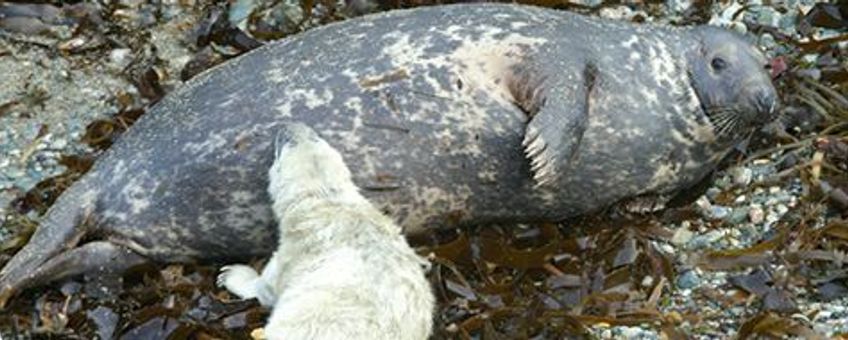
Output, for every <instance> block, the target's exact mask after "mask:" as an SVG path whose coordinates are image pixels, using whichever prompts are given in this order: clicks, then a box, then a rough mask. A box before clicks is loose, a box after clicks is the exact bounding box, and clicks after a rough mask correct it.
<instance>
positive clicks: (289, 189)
mask: <svg viewBox="0 0 848 340" xmlns="http://www.w3.org/2000/svg"><path fill="white" fill-rule="evenodd" d="M285 130H286V131H285V132H284V133H283V134H282V135H284V136H285V138H287V139H288V140H287V141H285V142H284V143H283V142H279V141H278V150H277V153H276V156H277V157H276V160H275V161H274V164H273V165H272V167H271V170H270V172H269V175H270V177H269V179H270V184H269V187H268V192H269V194H270V196H271V199H272V202H273V211H274V214H275V216H276V218H277V220H278V221H279V235H280V241H279V245H278V248H277V251H276V252H274V255H273V256H272V258H271V259H270V260H269V262H268V264H267V265H266V266H265V268H264V269H263V271H262V275H261V276H260V275H259V274H257V273H256V271H254V270H253V269H252V268H250V267H247V266H245V265H232V266H227V267H224V268H223V269H222V273H221V275H220V277H219V284H222V285H224V286H225V287H226V288H227V289H228V290H229V291H230V292H233V293H234V294H236V295H238V296H240V297H242V298H252V297H256V298H257V299H259V301H260V303H262V304H263V305H266V306H271V305H273V306H274V307H273V312H272V314H271V317H270V319H269V321H268V323H267V325H266V327H265V335H266V337H268V338H269V339H275V338H286V339H426V338H427V337H428V336H429V335H430V330H431V323H432V312H433V304H434V302H433V295H432V292H431V290H430V286H429V283H428V282H427V280H426V278H425V276H424V271H423V269H422V266H423V265H425V264H426V261H424V260H423V259H422V258H421V257H419V256H418V255H416V254H415V252H413V250H412V249H411V248H410V247H409V245H408V244H407V243H406V241H405V240H404V238H403V236H402V235H401V229H400V228H399V227H398V226H397V225H395V224H394V222H392V220H391V219H390V218H388V217H386V216H384V215H383V214H382V213H380V212H379V211H378V210H377V209H376V208H375V207H374V206H372V204H371V203H370V202H369V201H368V200H367V199H365V198H364V197H363V196H362V195H360V194H359V191H358V188H357V187H356V186H355V185H354V184H353V182H352V181H351V175H350V171H349V170H348V168H347V166H346V165H345V163H344V161H343V159H342V156H341V155H340V154H339V153H338V152H337V151H336V150H335V149H333V148H332V147H331V146H330V145H329V144H327V143H326V142H325V141H324V140H323V139H321V138H320V137H318V135H317V134H316V133H315V132H314V131H312V130H311V129H310V128H308V127H306V126H305V125H301V124H291V125H286V127H285Z"/></svg>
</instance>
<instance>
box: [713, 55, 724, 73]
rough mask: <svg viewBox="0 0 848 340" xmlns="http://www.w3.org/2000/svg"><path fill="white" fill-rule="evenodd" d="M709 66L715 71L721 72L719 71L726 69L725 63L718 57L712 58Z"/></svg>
mask: <svg viewBox="0 0 848 340" xmlns="http://www.w3.org/2000/svg"><path fill="white" fill-rule="evenodd" d="M710 65H711V66H712V67H713V70H716V71H721V70H723V69H725V68H727V62H726V61H724V59H722V58H720V57H715V58H713V60H712V61H710Z"/></svg>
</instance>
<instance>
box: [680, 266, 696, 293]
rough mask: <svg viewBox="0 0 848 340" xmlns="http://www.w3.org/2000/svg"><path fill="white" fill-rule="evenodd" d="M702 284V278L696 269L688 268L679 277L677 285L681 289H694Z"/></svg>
mask: <svg viewBox="0 0 848 340" xmlns="http://www.w3.org/2000/svg"><path fill="white" fill-rule="evenodd" d="M700 284H701V278H700V277H698V274H697V273H695V271H694V270H688V271H686V272H684V273H683V275H680V276H679V277H678V278H677V287H678V288H680V289H692V288H695V287H697V286H699V285H700Z"/></svg>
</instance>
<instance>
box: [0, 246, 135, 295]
mask: <svg viewBox="0 0 848 340" xmlns="http://www.w3.org/2000/svg"><path fill="white" fill-rule="evenodd" d="M145 262H146V259H145V258H144V257H143V256H141V255H139V254H137V253H136V252H134V251H132V250H130V249H129V248H126V247H123V246H120V245H117V244H114V243H111V242H109V241H94V242H89V243H86V244H84V245H82V246H79V247H76V248H73V249H71V250H68V251H65V252H62V253H60V254H59V255H56V256H54V257H52V258H51V259H50V260H49V261H47V262H45V263H44V264H42V265H41V266H39V267H38V268H37V269H36V270H35V271H33V272H30V273H27V274H26V275H25V276H22V277H4V278H3V279H4V280H7V279H8V280H9V281H10V282H14V283H15V285H14V287H12V288H11V289H4V290H3V291H2V292H0V307H2V306H4V305H5V304H6V301H7V300H8V299H9V298H10V297H12V295H14V294H15V292H16V291H20V290H23V289H26V288H29V287H32V286H35V285H42V284H46V283H49V282H53V281H57V280H61V279H64V278H68V277H71V276H74V275H79V274H83V273H94V274H97V275H101V274H120V273H123V272H124V271H125V270H127V269H129V268H132V267H134V266H137V265H141V264H143V263H145Z"/></svg>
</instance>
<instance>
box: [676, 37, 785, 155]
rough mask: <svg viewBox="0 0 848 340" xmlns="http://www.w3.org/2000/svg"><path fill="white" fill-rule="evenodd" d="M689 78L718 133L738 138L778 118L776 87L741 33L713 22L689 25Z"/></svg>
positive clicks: (762, 62) (734, 138)
mask: <svg viewBox="0 0 848 340" xmlns="http://www.w3.org/2000/svg"><path fill="white" fill-rule="evenodd" d="M693 33H694V34H695V35H696V37H697V39H696V40H697V43H696V45H695V46H693V48H692V49H691V50H690V51H689V54H688V55H687V59H688V60H687V61H688V63H689V68H688V71H689V79H690V82H691V83H692V87H693V88H694V89H695V93H696V94H697V96H698V99H699V100H700V102H701V108H702V110H704V113H705V114H706V115H707V117H709V120H710V122H711V123H712V124H713V126H714V127H715V130H716V133H717V135H718V137H719V138H722V139H725V140H738V139H739V137H741V136H742V135H744V134H746V133H747V132H750V131H751V130H752V129H754V128H756V127H759V126H762V125H764V124H766V123H768V122H771V121H772V120H774V119H776V118H777V107H778V105H779V103H778V98H777V90H775V88H774V85H773V84H772V82H771V75H770V74H769V72H768V71H767V69H766V67H767V62H768V61H767V60H766V58H765V56H763V54H762V53H761V52H760V51H759V50H758V49H757V48H756V47H755V45H753V44H751V43H750V42H748V41H747V40H746V39H745V38H744V37H743V36H741V35H739V34H737V33H735V32H731V31H728V30H724V29H721V28H718V27H713V26H700V27H696V28H694V29H693Z"/></svg>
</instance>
